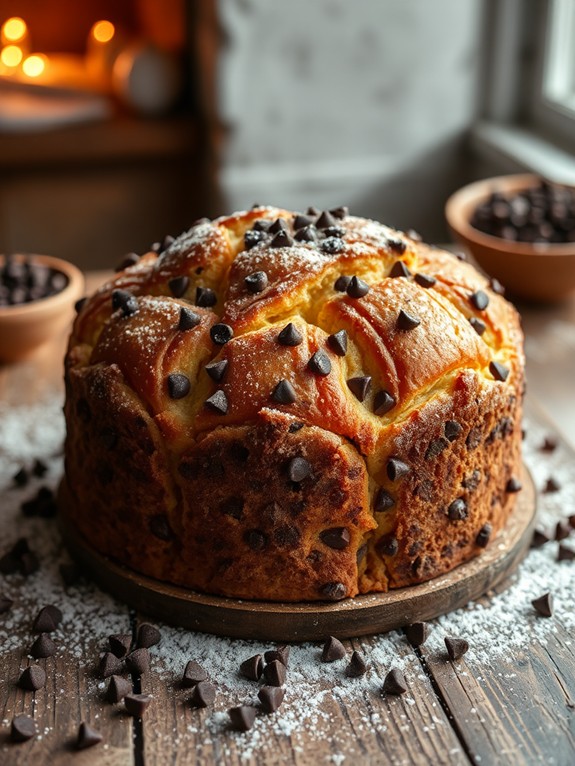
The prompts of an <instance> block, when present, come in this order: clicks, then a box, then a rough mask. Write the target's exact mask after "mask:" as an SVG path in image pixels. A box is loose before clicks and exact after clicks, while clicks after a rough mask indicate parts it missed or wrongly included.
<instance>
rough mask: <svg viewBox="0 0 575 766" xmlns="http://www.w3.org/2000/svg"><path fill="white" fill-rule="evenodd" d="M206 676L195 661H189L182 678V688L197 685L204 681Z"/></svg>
mask: <svg viewBox="0 0 575 766" xmlns="http://www.w3.org/2000/svg"><path fill="white" fill-rule="evenodd" d="M207 678H208V674H207V673H206V671H205V670H204V669H203V667H202V666H201V665H200V664H199V663H198V662H195V660H190V661H189V662H188V663H187V665H186V668H185V670H184V676H183V678H182V686H184V687H186V688H190V687H192V686H195V685H196V684H199V683H200V681H206V680H207Z"/></svg>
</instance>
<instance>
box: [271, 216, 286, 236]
mask: <svg viewBox="0 0 575 766" xmlns="http://www.w3.org/2000/svg"><path fill="white" fill-rule="evenodd" d="M287 230H288V224H287V221H285V220H284V219H283V218H276V219H275V221H274V222H273V223H271V224H270V225H269V228H268V231H269V233H270V234H278V233H279V232H281V231H287Z"/></svg>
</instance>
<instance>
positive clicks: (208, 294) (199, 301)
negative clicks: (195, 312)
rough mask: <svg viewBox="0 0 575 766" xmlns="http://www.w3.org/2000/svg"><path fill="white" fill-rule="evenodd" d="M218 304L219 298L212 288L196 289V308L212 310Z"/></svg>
mask: <svg viewBox="0 0 575 766" xmlns="http://www.w3.org/2000/svg"><path fill="white" fill-rule="evenodd" d="M217 302H218V297H217V295H216V294H215V292H214V291H213V290H212V289H211V288H210V287H196V306H200V307H201V308H210V307H211V306H215V305H216V303H217Z"/></svg>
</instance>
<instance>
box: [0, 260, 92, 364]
mask: <svg viewBox="0 0 575 766" xmlns="http://www.w3.org/2000/svg"><path fill="white" fill-rule="evenodd" d="M83 290H84V277H83V276H82V272H81V271H80V270H79V269H77V268H76V266H74V265H72V264H71V263H68V262H67V261H63V260H61V259H60V258H53V257H52V256H49V255H0V363H3V362H15V361H18V360H20V359H23V358H25V357H26V356H28V355H29V354H31V353H32V352H33V351H34V350H35V349H37V348H38V347H39V346H42V345H43V344H44V343H46V342H47V341H48V340H50V339H52V338H54V337H57V336H58V335H59V334H60V335H62V334H63V331H64V330H65V328H66V327H67V326H68V324H69V323H70V322H71V320H72V318H73V315H74V304H75V303H76V301H77V300H78V299H79V298H80V297H81V296H82V294H83Z"/></svg>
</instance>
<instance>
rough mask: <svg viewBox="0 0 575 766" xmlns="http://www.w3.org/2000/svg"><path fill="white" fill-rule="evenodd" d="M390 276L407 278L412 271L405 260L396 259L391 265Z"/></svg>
mask: <svg viewBox="0 0 575 766" xmlns="http://www.w3.org/2000/svg"><path fill="white" fill-rule="evenodd" d="M389 276H390V277H391V278H392V279H395V278H397V277H405V278H406V279H407V278H408V277H410V276H411V271H410V270H409V269H408V268H407V266H406V265H405V263H404V262H403V261H396V262H395V263H394V264H393V266H392V267H391V271H390V272H389Z"/></svg>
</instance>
